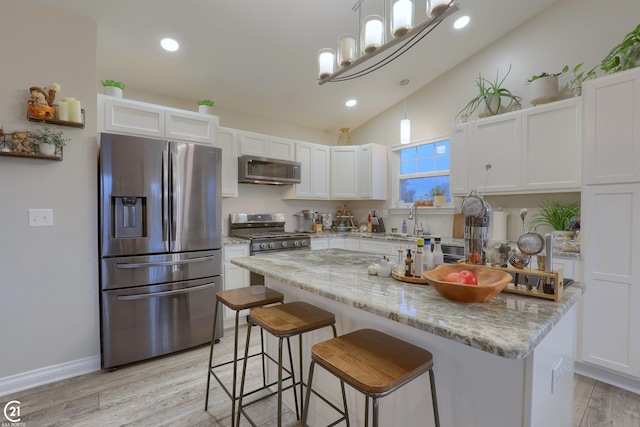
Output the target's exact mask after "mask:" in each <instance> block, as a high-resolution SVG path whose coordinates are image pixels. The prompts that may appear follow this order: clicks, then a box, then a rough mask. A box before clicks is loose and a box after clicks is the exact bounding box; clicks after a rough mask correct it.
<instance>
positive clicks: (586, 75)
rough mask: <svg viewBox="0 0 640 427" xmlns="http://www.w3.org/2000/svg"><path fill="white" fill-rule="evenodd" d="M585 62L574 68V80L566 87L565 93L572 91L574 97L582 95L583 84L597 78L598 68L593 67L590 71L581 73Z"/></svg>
mask: <svg viewBox="0 0 640 427" xmlns="http://www.w3.org/2000/svg"><path fill="white" fill-rule="evenodd" d="M583 65H584V62H581V63H579V64H578V65H576V66H575V67H573V70H571V71H572V72H573V78H572V79H571V80H569V81H568V82H567V84H565V85H564V89H563V90H564V91H565V92H566V91H568V90H572V91H573V96H580V95H582V82H584V81H585V80H589V79H593V78H595V77H596V68H597V66H596V67H593V68H592V69H590V70H589V71H581V68H582V66H583Z"/></svg>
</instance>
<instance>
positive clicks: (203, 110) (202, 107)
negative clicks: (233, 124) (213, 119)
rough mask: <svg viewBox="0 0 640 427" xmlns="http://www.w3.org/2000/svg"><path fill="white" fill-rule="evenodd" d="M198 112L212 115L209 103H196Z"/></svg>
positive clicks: (211, 107)
mask: <svg viewBox="0 0 640 427" xmlns="http://www.w3.org/2000/svg"><path fill="white" fill-rule="evenodd" d="M198 113H200V114H209V115H210V116H213V106H211V105H198Z"/></svg>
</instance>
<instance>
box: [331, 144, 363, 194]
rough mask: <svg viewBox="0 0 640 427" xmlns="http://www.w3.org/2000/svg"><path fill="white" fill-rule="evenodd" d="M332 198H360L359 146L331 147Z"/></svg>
mask: <svg viewBox="0 0 640 427" xmlns="http://www.w3.org/2000/svg"><path fill="white" fill-rule="evenodd" d="M331 198H332V199H357V198H358V147H356V146H341V147H331Z"/></svg>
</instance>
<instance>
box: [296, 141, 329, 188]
mask: <svg viewBox="0 0 640 427" xmlns="http://www.w3.org/2000/svg"><path fill="white" fill-rule="evenodd" d="M295 149H296V157H295V160H296V162H300V181H301V182H300V184H295V185H294V186H293V190H292V192H293V193H294V194H291V195H290V197H294V198H298V199H329V193H330V192H329V178H330V177H329V173H330V162H331V158H330V157H331V150H330V148H329V146H327V145H320V144H312V143H309V142H300V141H298V142H296V145H295Z"/></svg>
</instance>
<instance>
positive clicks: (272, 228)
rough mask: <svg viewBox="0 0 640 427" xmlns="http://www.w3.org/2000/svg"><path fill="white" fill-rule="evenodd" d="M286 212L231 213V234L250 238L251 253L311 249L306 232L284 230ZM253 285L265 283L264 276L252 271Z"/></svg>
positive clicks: (251, 281) (260, 253) (251, 280)
mask: <svg viewBox="0 0 640 427" xmlns="http://www.w3.org/2000/svg"><path fill="white" fill-rule="evenodd" d="M284 224H285V219H284V214H281V213H264V214H229V227H230V233H229V234H230V235H231V236H234V237H241V238H243V239H249V240H250V244H249V246H250V255H252V256H253V255H255V256H260V255H263V254H270V253H274V252H285V251H287V252H288V251H300V250H302V251H308V250H311V238H310V237H309V234H306V233H292V232H287V231H284ZM250 283H251V285H254V286H255V285H264V277H263V276H261V275H259V274H256V273H253V272H252V273H251V279H250Z"/></svg>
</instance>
